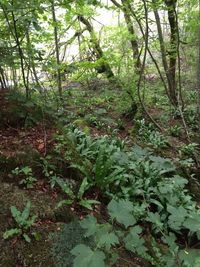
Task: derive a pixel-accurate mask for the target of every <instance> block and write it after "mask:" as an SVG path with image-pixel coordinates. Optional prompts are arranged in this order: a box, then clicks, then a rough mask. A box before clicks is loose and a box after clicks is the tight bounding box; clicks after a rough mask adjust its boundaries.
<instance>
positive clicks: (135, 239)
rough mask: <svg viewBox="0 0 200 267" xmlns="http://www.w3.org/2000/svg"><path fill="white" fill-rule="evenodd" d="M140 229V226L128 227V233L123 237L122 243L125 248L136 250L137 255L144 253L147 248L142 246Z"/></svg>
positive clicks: (142, 240) (143, 242)
mask: <svg viewBox="0 0 200 267" xmlns="http://www.w3.org/2000/svg"><path fill="white" fill-rule="evenodd" d="M141 233H142V229H141V227H140V226H138V225H136V226H134V227H131V228H130V231H129V233H128V235H127V236H126V237H125V238H124V243H125V247H126V249H128V250H130V251H133V252H136V253H138V254H139V255H144V254H145V253H146V251H147V248H146V247H145V246H144V244H145V241H144V239H143V238H142V237H140V234H141Z"/></svg>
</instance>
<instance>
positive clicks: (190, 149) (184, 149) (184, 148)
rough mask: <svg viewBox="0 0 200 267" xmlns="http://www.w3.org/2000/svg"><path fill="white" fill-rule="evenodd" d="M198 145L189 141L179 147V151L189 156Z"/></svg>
mask: <svg viewBox="0 0 200 267" xmlns="http://www.w3.org/2000/svg"><path fill="white" fill-rule="evenodd" d="M198 146H199V145H198V144H197V143H190V144H188V145H183V146H182V147H181V152H182V153H183V154H185V155H188V156H191V154H193V153H194V152H195V150H196V149H197V147H198Z"/></svg>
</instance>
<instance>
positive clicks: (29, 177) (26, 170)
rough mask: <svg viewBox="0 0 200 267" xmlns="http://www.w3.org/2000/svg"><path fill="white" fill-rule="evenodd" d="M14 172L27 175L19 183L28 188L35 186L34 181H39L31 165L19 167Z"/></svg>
mask: <svg viewBox="0 0 200 267" xmlns="http://www.w3.org/2000/svg"><path fill="white" fill-rule="evenodd" d="M12 174H14V175H16V176H20V175H22V176H25V178H24V179H22V180H21V181H20V183H19V184H22V185H24V186H25V187H26V188H27V189H30V188H33V187H34V183H35V182H37V179H36V178H35V177H34V176H33V172H32V169H31V168H30V167H29V166H25V167H23V168H19V167H17V168H15V169H14V170H13V171H12Z"/></svg>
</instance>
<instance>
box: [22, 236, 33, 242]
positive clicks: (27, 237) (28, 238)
mask: <svg viewBox="0 0 200 267" xmlns="http://www.w3.org/2000/svg"><path fill="white" fill-rule="evenodd" d="M23 237H24V239H25V240H26V242H28V243H30V242H31V239H30V237H29V236H28V235H27V234H23Z"/></svg>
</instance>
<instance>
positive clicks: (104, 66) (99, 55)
mask: <svg viewBox="0 0 200 267" xmlns="http://www.w3.org/2000/svg"><path fill="white" fill-rule="evenodd" d="M78 19H79V20H80V21H81V22H82V23H83V24H84V25H85V26H86V28H87V30H88V32H89V33H90V36H91V42H92V44H93V49H94V52H95V53H96V57H97V59H102V58H104V53H103V50H102V49H101V46H100V44H99V41H98V39H97V37H96V34H95V31H94V29H93V26H92V24H91V23H90V22H89V21H88V20H87V19H86V18H85V17H83V16H78ZM100 68H101V72H105V74H106V77H107V78H108V79H113V78H114V73H113V71H112V69H111V67H110V65H109V64H108V63H107V62H106V61H105V60H104V61H103V63H102V64H101V66H100Z"/></svg>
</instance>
